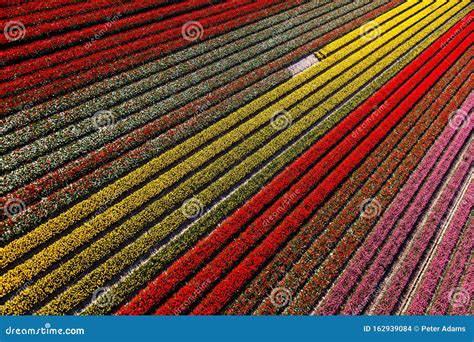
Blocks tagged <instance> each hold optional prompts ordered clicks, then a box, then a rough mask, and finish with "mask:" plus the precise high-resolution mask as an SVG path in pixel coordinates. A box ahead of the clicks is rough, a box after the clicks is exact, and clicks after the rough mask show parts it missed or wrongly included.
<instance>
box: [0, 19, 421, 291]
mask: <svg viewBox="0 0 474 342" xmlns="http://www.w3.org/2000/svg"><path fill="white" fill-rule="evenodd" d="M412 20H414V22H416V21H415V20H417V18H415V19H412ZM396 33H397V30H394V34H396ZM400 40H401V39H400ZM379 44H380V43H379ZM346 48H347V49H350V48H351V46H350V45H349V46H346V47H345V48H344V49H342V50H340V51H339V52H340V53H339V52H338V53H336V54H334V55H333V56H331V57H329V58H327V59H325V60H324V61H323V62H322V63H320V64H318V65H317V66H316V67H317V68H315V69H317V70H321V68H322V69H323V70H324V68H327V64H329V63H334V62H335V61H337V60H338V59H339V58H343V56H344V57H345V56H347V54H346V53H345V51H344V50H345V49H346ZM403 49H408V46H407V45H404V46H403ZM365 50H367V53H368V52H369V51H370V50H371V47H370V46H369V47H366V48H365ZM402 52H403V51H402ZM340 54H342V55H343V56H340ZM378 56H379V55H378V54H373V55H372V56H371V57H370V58H372V59H373V60H374V61H375V60H377V59H378ZM393 58H395V57H393ZM353 60H354V61H357V57H356V56H350V57H349V58H348V64H349V65H350V63H353V62H352V61H353ZM325 62H326V63H325ZM349 62H350V63H349ZM321 65H324V66H323V67H320V66H321ZM346 68H347V65H346V64H344V65H338V67H337V68H332V69H331V72H330V73H329V74H328V75H327V76H328V77H329V78H330V77H331V76H332V75H338V74H339V73H340V70H345V69H346ZM377 68H379V69H383V66H378V67H377ZM377 68H373V69H372V71H373V72H376V70H377ZM314 71H316V70H314ZM309 76H311V75H308V74H307V73H306V74H304V75H301V76H300V77H297V78H293V79H292V80H291V81H289V82H287V83H286V84H284V85H282V86H281V87H279V88H277V89H275V91H273V92H272V93H270V94H268V96H266V97H265V98H264V100H265V101H258V102H257V103H258V106H259V107H260V106H262V105H264V104H265V103H268V102H270V101H271V100H272V98H273V97H274V96H276V95H278V94H279V93H286V91H288V90H291V89H292V88H293V87H294V86H295V85H297V84H299V83H300V82H302V81H304V80H305V79H307V78H308V77H309ZM344 77H348V75H347V74H346V75H345V76H344ZM312 82H314V83H319V84H321V83H324V82H319V81H318V79H316V80H314V81H312ZM338 84H339V82H334V81H333V82H331V85H332V88H331V87H326V88H327V91H333V90H334V89H336V88H335V87H337V86H338ZM310 89H311V87H310V84H309V83H308V84H305V85H304V86H303V87H302V88H301V90H300V91H299V92H295V93H293V95H294V94H298V96H297V97H296V96H289V97H287V98H286V100H285V101H286V103H285V101H280V102H279V103H276V104H273V105H272V106H271V107H268V108H266V109H265V111H263V112H262V113H260V114H258V115H257V116H256V117H254V118H252V119H250V120H249V121H248V122H245V123H244V127H245V131H248V132H251V131H252V130H255V128H258V127H260V126H261V125H262V124H263V123H265V122H268V121H269V120H270V118H271V117H272V115H273V114H274V113H275V112H276V111H278V110H280V108H287V107H288V106H289V105H290V103H294V102H295V101H297V100H298V98H301V97H302V95H303V94H304V92H303V90H304V91H306V92H308V91H310ZM270 95H271V96H270ZM323 98H324V92H319V93H316V94H314V95H313V96H312V97H310V98H309V99H310V100H311V101H309V100H308V101H306V105H305V106H306V108H305V107H302V106H300V107H299V108H297V110H298V112H300V113H302V112H304V111H305V110H307V109H309V108H312V106H314V102H315V101H318V99H319V100H321V99H323ZM259 100H261V99H259ZM257 108H258V107H257ZM257 108H255V105H254V104H253V103H251V104H250V105H249V106H246V107H244V108H242V109H241V110H238V111H237V112H234V113H233V114H232V115H230V116H228V117H226V118H225V119H223V120H221V121H219V122H218V123H217V124H215V125H213V126H211V127H210V128H207V129H205V130H204V131H202V132H201V133H199V134H197V135H195V136H193V137H192V138H191V139H188V140H187V141H186V142H185V143H186V145H187V146H188V148H186V149H182V148H180V146H177V147H175V148H174V149H172V150H169V151H167V152H166V153H164V154H162V155H161V156H160V157H158V158H156V159H154V160H153V161H151V162H150V163H148V164H147V165H145V166H143V167H141V168H140V169H138V170H136V171H134V172H132V173H130V174H129V175H127V177H125V178H122V179H121V180H119V181H117V182H116V183H114V184H112V185H111V186H109V187H107V188H105V189H103V190H101V191H100V192H99V193H96V194H94V195H93V196H91V197H90V198H89V199H88V200H85V201H83V202H81V203H79V204H78V205H77V206H76V207H82V208H87V211H84V209H79V208H78V209H79V210H75V208H76V207H73V208H72V209H71V210H69V211H68V212H66V213H64V214H62V215H60V216H58V217H57V218H54V219H52V220H50V221H48V222H47V223H46V224H44V225H41V226H40V227H38V228H37V229H35V230H34V231H33V232H31V233H29V234H27V235H26V236H24V237H22V238H20V239H18V240H15V241H13V242H12V243H11V244H9V245H8V246H6V248H7V249H8V252H6V253H4V254H5V258H4V261H5V264H6V263H8V261H7V260H8V259H10V260H12V261H13V260H15V259H16V258H17V256H20V255H22V254H23V253H25V252H26V251H28V250H30V249H31V248H33V247H35V246H37V245H38V244H39V243H41V241H46V240H47V239H48V237H50V236H53V235H54V234H55V233H59V232H61V231H63V230H64V229H66V228H67V227H68V226H69V225H71V224H72V223H74V222H77V221H78V220H79V219H80V218H81V217H84V216H85V215H86V214H87V213H92V212H94V211H95V210H97V209H99V208H100V207H101V206H103V205H104V204H105V203H106V202H105V203H104V202H103V201H104V200H106V201H107V202H110V201H111V200H113V199H114V197H115V198H117V197H118V196H119V195H120V193H121V192H120V191H119V190H120V187H122V189H123V190H122V191H125V190H127V189H129V188H130V187H131V186H133V185H134V184H140V183H141V182H142V181H144V180H146V179H147V178H148V177H149V176H151V175H153V174H154V173H156V172H158V171H160V170H162V169H163V168H164V167H166V166H167V165H169V164H171V163H172V162H173V161H175V160H177V159H178V158H179V156H180V154H183V153H186V152H187V151H192V150H193V149H194V148H195V147H194V148H190V147H191V146H193V145H195V146H196V147H197V146H199V145H201V144H202V143H204V142H205V141H207V140H209V139H211V138H212V137H214V136H216V135H217V134H219V132H220V131H225V130H226V129H228V128H229V127H232V126H233V125H234V124H235V123H236V122H240V121H242V120H243V119H244V118H245V116H248V115H250V114H251V113H252V112H253V111H254V110H255V109H257ZM298 112H297V111H296V110H295V111H294V115H296V114H297V113H298ZM252 123H254V124H252ZM243 132H244V131H239V130H234V131H232V132H230V133H228V134H227V135H226V136H223V137H222V138H220V139H219V140H217V141H215V142H213V143H212V144H211V145H209V146H207V147H206V148H205V149H203V150H201V151H200V152H199V153H197V154H194V155H193V156H191V157H190V158H189V159H188V160H187V166H186V168H177V167H175V168H173V169H172V170H171V171H169V172H167V173H166V174H165V175H163V176H161V177H159V178H157V179H155V180H154V181H153V182H151V183H148V184H147V185H146V186H145V187H144V188H142V189H140V191H138V192H135V193H134V194H133V196H129V197H127V198H126V199H125V200H123V201H122V202H121V203H120V207H121V208H128V209H127V210H126V211H122V214H121V215H122V217H123V215H125V214H126V213H127V212H129V211H131V210H133V209H132V208H137V207H139V206H140V205H141V204H142V203H144V202H145V201H146V200H147V199H149V198H151V197H152V196H156V195H157V194H159V193H160V192H161V191H162V189H164V188H166V187H167V186H166V184H167V183H169V184H170V185H171V183H173V182H176V181H177V180H179V179H180V178H182V177H183V176H184V175H185V174H186V173H189V172H190V171H191V170H193V169H195V167H192V165H193V163H198V164H196V166H197V165H200V164H203V163H204V162H205V161H206V159H208V158H211V157H212V156H214V155H216V154H217V153H218V152H219V151H221V150H223V149H224V148H227V147H228V146H231V145H232V143H233V141H235V140H236V139H240V138H241V136H242V133H243ZM203 138H204V139H203ZM176 152H178V153H176ZM201 156H202V157H204V156H206V159H203V158H202V157H201ZM169 175H173V176H172V177H170V176H169ZM165 177H166V178H165ZM129 179H130V180H131V182H130V181H129ZM161 179H165V180H166V182H165V183H163V182H162V181H161ZM170 182H171V183H170ZM158 184H162V185H161V186H158ZM145 194H147V195H145ZM144 195H145V196H144ZM125 203H127V204H125ZM117 206H118V205H116V207H117ZM113 209H114V207H112V208H109V209H108V210H106V211H105V212H104V213H102V214H100V215H98V216H96V217H95V218H94V219H93V220H92V221H90V222H89V223H90V224H91V225H92V226H93V227H95V228H94V229H95V231H100V230H101V229H104V228H105V227H106V225H110V224H112V223H113V222H115V221H117V220H118V219H119V218H120V216H118V215H117V214H118V212H117V210H113ZM68 222H69V223H68ZM53 225H54V226H53ZM53 227H56V228H53ZM86 227H87V228H89V225H86ZM86 227H85V228H83V229H86ZM58 229H59V230H58ZM89 233H91V231H89ZM92 236H93V235H91V236H90V238H91V237H92ZM28 240H29V241H30V242H28ZM77 243H79V241H76V242H75V244H77ZM71 246H72V245H70V246H69V247H68V249H69V248H71ZM7 258H8V259H7ZM12 285H13V284H12Z"/></svg>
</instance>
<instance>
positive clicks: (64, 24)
mask: <svg viewBox="0 0 474 342" xmlns="http://www.w3.org/2000/svg"><path fill="white" fill-rule="evenodd" d="M159 2H160V1H158V5H159ZM163 2H164V1H163ZM152 6H153V2H152V1H141V2H140V3H126V4H123V3H122V4H119V5H118V6H116V7H112V8H103V9H99V10H98V11H94V13H85V14H78V15H77V16H74V17H71V18H66V19H59V20H56V21H54V22H47V23H39V24H37V25H30V26H29V30H28V39H35V38H36V39H38V38H42V37H44V36H49V35H52V34H55V33H60V32H61V31H62V30H64V29H68V28H74V27H80V26H81V25H87V24H91V23H92V24H93V23H95V22H100V21H105V20H106V19H105V18H106V17H108V16H110V15H114V14H115V13H117V12H123V13H124V14H128V13H133V12H135V11H140V10H146V9H147V8H149V7H152ZM64 11H67V8H64ZM9 43H10V41H9V40H8V39H7V37H5V36H3V37H1V38H0V46H1V45H8V44H9ZM6 51H8V49H7V50H6ZM3 54H4V52H2V55H3Z"/></svg>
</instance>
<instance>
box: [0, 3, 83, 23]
mask: <svg viewBox="0 0 474 342" xmlns="http://www.w3.org/2000/svg"><path fill="white" fill-rule="evenodd" d="M84 2H85V1H84V0H56V1H50V2H48V1H34V2H33V1H30V2H26V3H25V2H24V1H23V0H2V1H0V5H1V6H2V7H4V8H6V10H5V11H3V12H2V14H1V15H0V18H2V19H3V18H14V17H19V16H22V15H34V14H39V13H43V12H47V11H50V10H55V9H57V8H61V7H64V6H67V5H75V4H80V3H82V4H84Z"/></svg>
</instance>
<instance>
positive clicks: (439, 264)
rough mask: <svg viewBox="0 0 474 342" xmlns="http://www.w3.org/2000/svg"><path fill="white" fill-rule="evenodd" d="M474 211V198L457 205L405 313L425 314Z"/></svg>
mask: <svg viewBox="0 0 474 342" xmlns="http://www.w3.org/2000/svg"><path fill="white" fill-rule="evenodd" d="M472 186H473V185H472V183H471V185H470V186H469V190H468V192H467V193H466V197H467V196H469V195H468V194H469V191H471V190H472ZM471 193H472V192H471ZM471 211H472V200H470V199H468V200H465V201H464V200H462V201H461V203H460V205H459V206H458V207H456V210H455V212H454V213H453V218H452V220H450V221H449V222H448V227H447V230H446V232H445V233H444V234H443V236H442V240H441V242H440V243H439V245H437V246H435V248H436V251H435V253H436V254H435V255H434V257H433V258H432V259H431V260H430V263H429V266H426V272H425V273H424V274H423V276H422V278H421V280H420V282H419V285H418V289H417V291H416V292H415V293H414V295H413V298H411V300H410V302H409V304H408V307H407V310H406V311H404V313H406V314H409V315H423V314H425V312H426V309H427V308H428V306H429V304H430V303H429V301H430V300H431V299H432V296H433V295H434V292H435V290H436V286H437V285H438V282H439V280H440V279H442V276H443V271H444V270H445V268H446V265H447V264H448V263H449V260H450V259H451V257H452V255H453V251H454V250H455V247H456V246H455V245H456V243H457V242H458V241H460V237H461V236H462V229H463V228H464V226H465V225H466V222H467V221H468V216H469V213H470V212H471Z"/></svg>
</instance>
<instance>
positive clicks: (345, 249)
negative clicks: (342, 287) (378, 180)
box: [287, 40, 467, 314]
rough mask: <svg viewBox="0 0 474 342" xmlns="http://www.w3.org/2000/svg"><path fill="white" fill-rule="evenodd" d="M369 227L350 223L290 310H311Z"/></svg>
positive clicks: (382, 201) (382, 203)
mask: <svg viewBox="0 0 474 342" xmlns="http://www.w3.org/2000/svg"><path fill="white" fill-rule="evenodd" d="M439 42H440V40H438V41H437V44H435V45H434V46H436V45H438V44H439ZM458 42H459V41H458ZM466 47H467V44H466V43H465V42H464V43H462V45H461V46H459V48H457V49H456V50H455V51H454V52H453V54H451V55H450V56H449V57H448V58H447V59H445V60H444V61H443V63H442V64H441V65H440V66H439V67H438V68H437V70H436V71H435V72H432V73H431V74H430V76H429V77H428V78H427V79H425V81H424V83H423V85H422V86H421V87H420V88H418V91H416V92H413V93H412V95H411V96H410V98H413V96H419V95H420V92H421V91H422V88H423V87H424V86H425V85H426V86H429V84H430V83H432V82H433V81H434V80H435V79H436V78H438V77H439V76H440V74H442V73H443V69H444V68H446V66H447V65H449V64H450V63H452V62H453V60H455V59H456V58H457V57H458V55H459V54H460V53H462V52H463V51H464V50H465V49H466ZM442 54H443V51H441V55H442ZM438 56H439V55H438ZM410 102H411V100H410V101H409V102H408V103H405V104H404V106H403V107H399V109H398V110H401V109H403V108H404V107H405V106H406V105H409V103H410ZM405 108H406V107H405ZM394 113H396V112H394ZM415 153H418V151H416V152H415ZM414 166H415V165H412V166H409V165H408V166H406V165H405V166H404V167H403V168H401V167H400V168H399V169H398V170H397V172H395V174H394V176H393V177H392V178H391V179H390V181H389V182H388V184H387V186H385V187H384V188H383V189H382V192H381V193H380V194H379V195H377V198H376V199H377V201H378V202H379V207H380V208H383V207H386V206H388V204H389V203H390V202H391V199H392V198H393V197H394V196H395V194H396V193H395V192H396V189H398V188H399V187H401V185H402V184H403V183H404V180H405V179H406V178H407V177H408V175H409V174H410V170H411V169H413V168H414ZM400 173H401V174H400ZM342 219H344V218H342ZM340 226H341V225H340V224H339V223H338V224H337V227H340ZM370 226H371V225H369V222H368V220H367V218H366V217H361V218H360V220H359V221H358V222H357V223H356V224H354V225H352V226H351V231H350V232H351V233H350V234H348V235H346V236H344V237H343V238H342V239H341V240H340V241H339V242H338V246H337V247H336V248H335V249H334V250H332V251H331V255H330V256H329V258H328V259H327V260H325V262H324V263H323V265H322V266H321V267H320V268H319V269H318V270H317V272H316V274H314V275H312V274H311V275H312V277H311V278H310V279H309V282H308V283H307V284H306V285H305V286H304V288H303V290H302V291H301V292H300V294H299V295H298V297H297V298H296V300H295V301H293V303H292V305H291V307H290V308H289V309H288V310H287V312H288V313H290V314H300V313H303V312H306V313H308V312H310V311H311V310H312V309H313V307H314V306H315V304H316V302H317V301H318V300H319V298H320V296H322V295H323V293H324V291H325V290H326V289H327V287H328V286H330V285H331V284H332V282H333V281H334V279H335V277H336V276H337V275H338V274H339V273H340V272H341V270H342V268H343V267H344V265H345V263H346V262H347V260H348V259H349V258H350V257H351V256H352V254H353V253H354V252H355V251H356V250H357V248H358V247H359V246H360V243H361V242H362V241H363V240H364V239H365V238H366V236H367V234H368V230H369V229H370ZM313 257H314V255H313ZM299 267H308V265H303V264H302V265H301V266H298V268H299ZM308 276H309V274H308ZM299 278H300V279H301V275H299ZM354 304H357V307H355V308H353V309H354V310H361V309H362V308H361V306H360V304H361V302H360V301H357V303H354ZM353 312H354V311H351V313H353Z"/></svg>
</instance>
